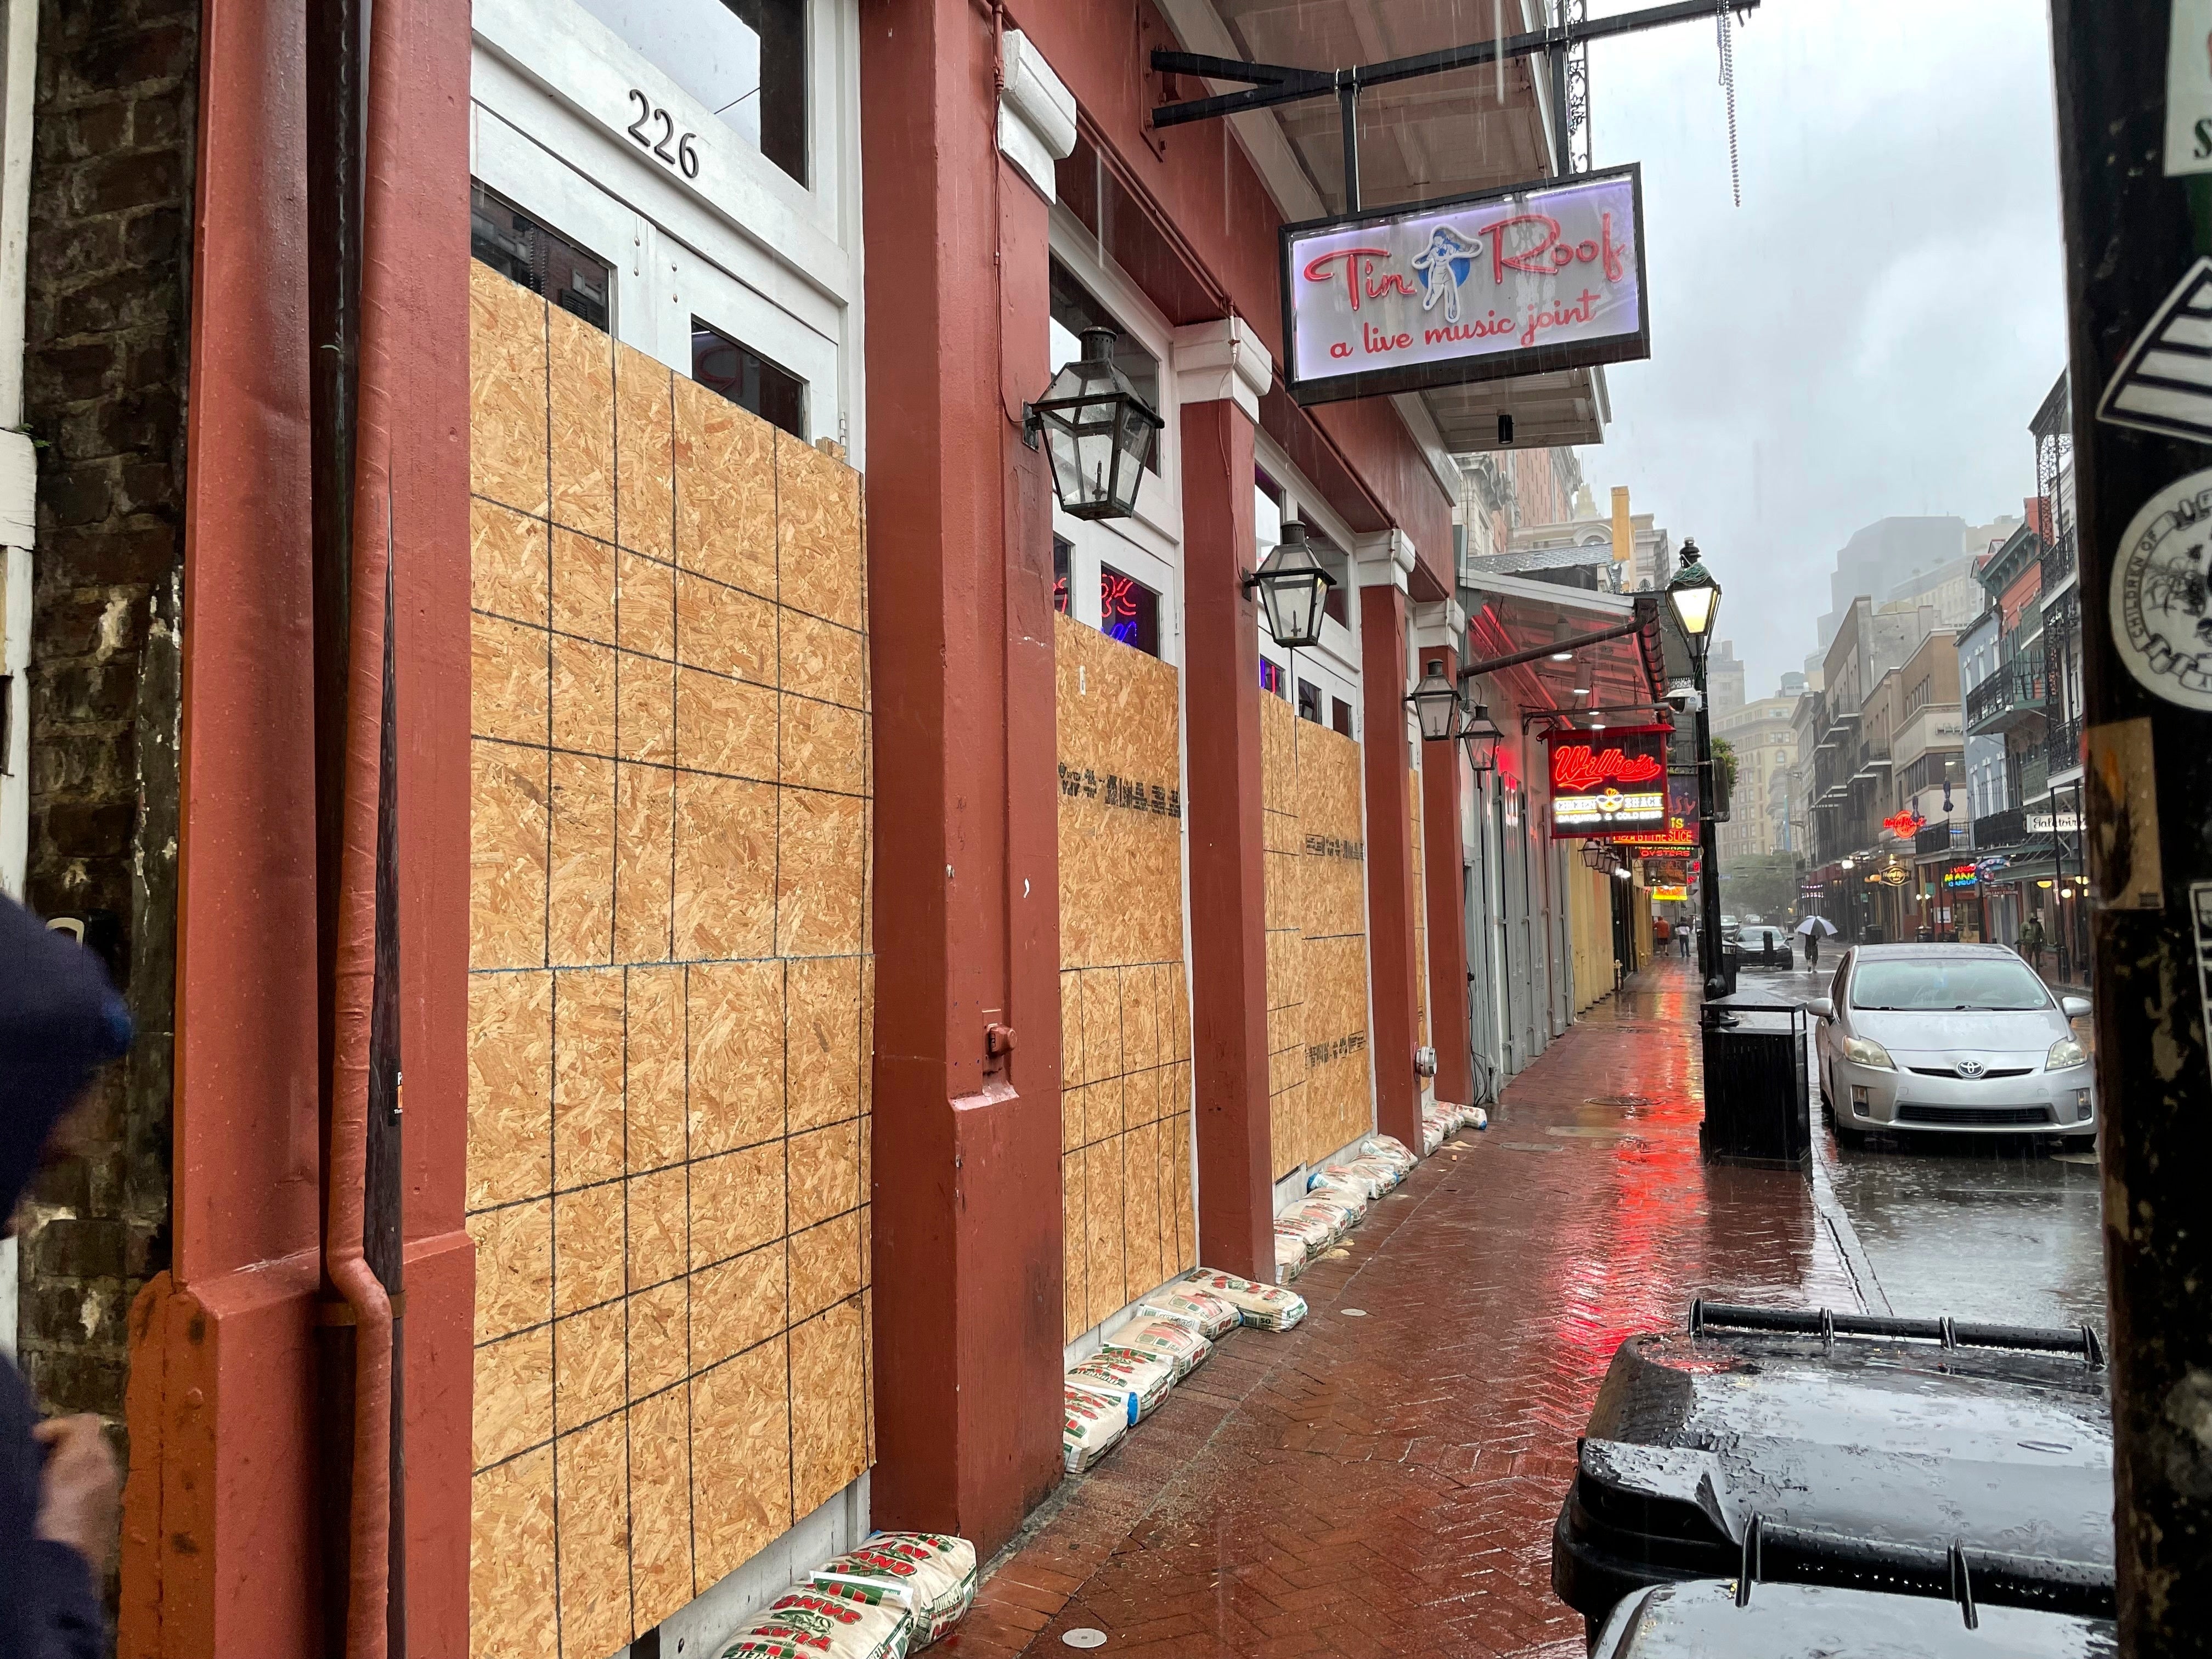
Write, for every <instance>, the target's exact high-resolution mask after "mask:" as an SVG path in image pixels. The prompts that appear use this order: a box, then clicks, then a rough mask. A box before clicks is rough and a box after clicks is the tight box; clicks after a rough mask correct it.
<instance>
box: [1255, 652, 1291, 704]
mask: <svg viewBox="0 0 2212 1659" xmlns="http://www.w3.org/2000/svg"><path fill="white" fill-rule="evenodd" d="M1260 689H1261V690H1262V691H1265V692H1267V694H1268V695H1269V696H1276V697H1280V698H1282V699H1283V701H1284V702H1289V701H1290V697H1291V677H1290V676H1289V675H1288V674H1286V673H1285V672H1284V671H1283V665H1282V664H1280V663H1279V662H1270V661H1268V660H1267V658H1265V657H1262V658H1261V659H1260Z"/></svg>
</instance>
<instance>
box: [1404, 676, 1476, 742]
mask: <svg viewBox="0 0 2212 1659" xmlns="http://www.w3.org/2000/svg"><path fill="white" fill-rule="evenodd" d="M1406 702H1407V705H1408V706H1410V707H1411V708H1412V709H1413V717H1414V719H1416V720H1419V722H1420V726H1421V741H1422V742H1423V743H1449V742H1450V741H1451V740H1452V739H1453V738H1456V737H1457V736H1459V732H1460V720H1461V717H1462V710H1461V708H1460V702H1459V687H1458V686H1457V685H1456V684H1454V683H1453V681H1452V678H1451V677H1450V676H1449V674H1446V673H1445V672H1444V659H1443V658H1442V657H1431V658H1430V659H1429V660H1428V661H1427V662H1425V663H1424V664H1423V665H1422V672H1421V683H1420V684H1419V685H1417V686H1415V687H1414V688H1413V690H1412V691H1410V692H1408V693H1407V696H1406Z"/></svg>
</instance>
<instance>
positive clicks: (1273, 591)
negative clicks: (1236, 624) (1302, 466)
mask: <svg viewBox="0 0 2212 1659" xmlns="http://www.w3.org/2000/svg"><path fill="white" fill-rule="evenodd" d="M1280 533H1281V536H1282V539H1281V540H1280V541H1279V542H1278V543H1277V544H1275V546H1274V548H1273V550H1272V551H1270V552H1269V553H1268V555H1267V557H1266V558H1264V559H1262V560H1261V562H1260V568H1258V569H1257V570H1255V571H1253V572H1252V573H1251V574H1249V575H1247V576H1246V577H1245V578H1244V591H1245V592H1247V593H1249V592H1251V591H1252V590H1253V589H1254V588H1255V587H1256V588H1258V589H1259V590H1260V610H1261V614H1262V615H1263V616H1264V617H1266V619H1267V636H1268V637H1269V638H1270V639H1272V640H1273V641H1274V642H1275V643H1276V644H1277V645H1279V646H1281V647H1283V648H1284V649H1285V651H1295V650H1298V649H1300V648H1302V647H1307V646H1314V645H1319V644H1320V643H1321V619H1322V607H1323V606H1324V605H1326V604H1327V603H1328V590H1329V589H1330V588H1332V587H1334V586H1336V578H1335V577H1334V576H1332V575H1330V574H1328V570H1327V569H1325V568H1323V567H1322V562H1321V561H1320V560H1319V559H1317V558H1316V557H1315V556H1314V553H1313V549H1312V548H1311V547H1310V546H1309V545H1307V543H1306V527H1305V526H1304V525H1303V524H1301V523H1300V522H1299V521H1298V520H1296V519H1292V520H1291V521H1290V522H1289V523H1287V524H1285V526H1283V528H1282V531H1281V532H1280Z"/></svg>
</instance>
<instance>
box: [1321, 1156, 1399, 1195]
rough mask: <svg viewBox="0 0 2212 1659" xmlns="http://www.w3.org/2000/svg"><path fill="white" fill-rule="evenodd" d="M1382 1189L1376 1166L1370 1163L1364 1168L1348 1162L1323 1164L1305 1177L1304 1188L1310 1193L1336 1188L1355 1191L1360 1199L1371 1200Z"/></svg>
mask: <svg viewBox="0 0 2212 1659" xmlns="http://www.w3.org/2000/svg"><path fill="white" fill-rule="evenodd" d="M1383 1189H1384V1187H1383V1178H1382V1176H1381V1175H1380V1174H1379V1173H1378V1170H1377V1166H1376V1165H1375V1164H1369V1165H1368V1166H1367V1167H1366V1168H1365V1169H1360V1168H1358V1167H1356V1166H1354V1165H1352V1164H1324V1165H1322V1167H1321V1168H1320V1169H1318V1170H1315V1171H1314V1172H1313V1173H1312V1174H1311V1175H1310V1176H1307V1177H1306V1190H1307V1191H1308V1192H1310V1193H1318V1192H1326V1191H1330V1190H1336V1191H1340V1192H1352V1193H1357V1194H1359V1196H1360V1197H1361V1198H1362V1199H1367V1200H1372V1199H1377V1198H1380V1197H1382V1196H1383Z"/></svg>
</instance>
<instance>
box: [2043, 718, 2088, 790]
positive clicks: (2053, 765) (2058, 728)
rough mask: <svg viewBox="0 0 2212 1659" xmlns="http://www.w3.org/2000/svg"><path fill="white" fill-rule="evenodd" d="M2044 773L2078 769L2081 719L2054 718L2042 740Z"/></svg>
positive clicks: (2079, 766) (2053, 773)
mask: <svg viewBox="0 0 2212 1659" xmlns="http://www.w3.org/2000/svg"><path fill="white" fill-rule="evenodd" d="M2043 756H2044V766H2045V775H2046V776H2049V775H2055V774H2057V773H2060V772H2068V771H2078V770H2079V769H2080V768H2081V716H2080V715H2078V714H2077V715H2075V717H2074V718H2073V719H2072V720H2054V721H2052V722H2051V731H2050V733H2049V735H2048V736H2046V737H2045V738H2044V740H2043Z"/></svg>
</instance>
